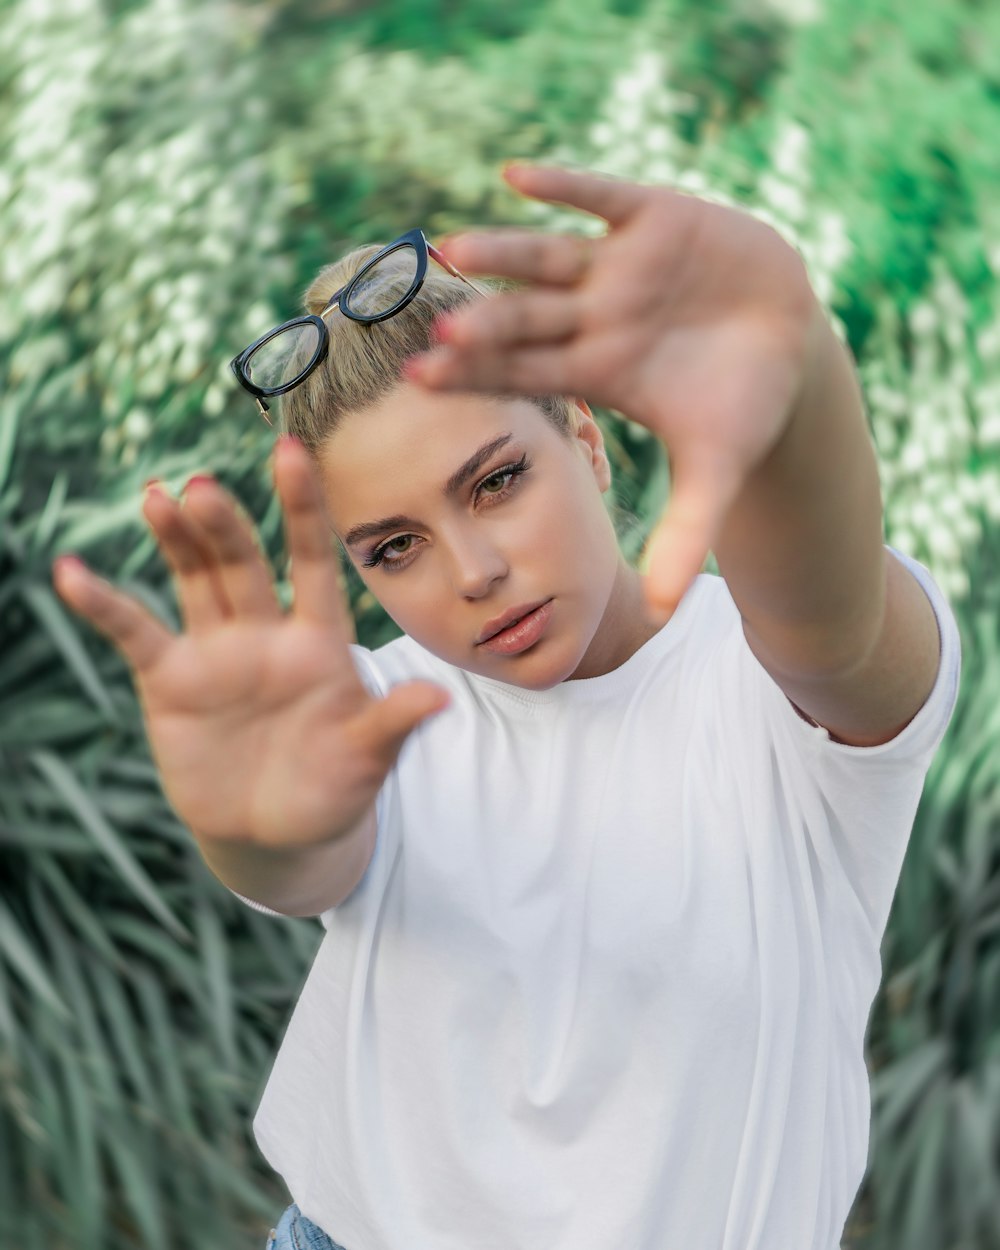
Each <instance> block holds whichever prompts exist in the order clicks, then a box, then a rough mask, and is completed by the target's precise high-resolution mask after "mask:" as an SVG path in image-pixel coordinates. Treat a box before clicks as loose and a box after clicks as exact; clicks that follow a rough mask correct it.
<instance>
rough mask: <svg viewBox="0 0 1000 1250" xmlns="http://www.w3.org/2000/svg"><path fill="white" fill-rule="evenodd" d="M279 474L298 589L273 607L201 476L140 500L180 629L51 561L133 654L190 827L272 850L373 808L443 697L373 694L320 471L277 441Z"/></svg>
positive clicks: (59, 579)
mask: <svg viewBox="0 0 1000 1250" xmlns="http://www.w3.org/2000/svg"><path fill="white" fill-rule="evenodd" d="M274 476H275V483H276V485H277V489H278V494H279V496H280V499H281V504H282V509H283V512H284V517H285V532H286V537H287V542H288V550H289V555H290V556H291V579H292V587H293V592H294V604H293V607H292V610H291V611H290V612H287V613H286V612H284V611H283V610H282V608H281V606H280V605H279V603H278V599H277V596H276V594H275V588H274V581H273V578H272V575H271V572H270V569H269V568H268V565H267V563H266V561H265V559H264V556H263V555H262V553H261V550H260V548H259V546H258V543H257V541H256V538H255V535H254V532H253V530H252V528H251V526H250V524H249V523H248V522H247V520H246V519H245V517H244V516H243V515H242V514H241V513H240V511H239V510H238V509H237V507H236V505H235V501H234V500H233V498H232V496H231V495H229V494H228V493H227V492H226V491H225V490H224V489H223V488H222V487H221V486H220V485H219V484H218V483H217V482H215V481H214V480H212V479H210V478H201V477H199V478H193V479H192V480H191V482H189V483H188V486H187V488H186V489H185V492H184V502H183V506H181V504H180V503H178V502H177V501H176V500H174V499H172V498H171V497H170V496H169V495H168V494H167V493H166V492H165V491H163V490H160V489H159V488H158V487H156V486H151V487H150V488H149V489H148V490H147V492H146V499H145V502H144V504H143V512H144V515H145V517H146V520H147V521H148V523H149V525H150V527H151V528H152V530H153V532H154V534H155V536H156V539H157V542H158V543H159V546H160V549H161V550H162V552H163V554H164V556H165V558H166V560H167V562H168V564H169V565H170V567H171V569H172V570H173V573H174V575H175V581H176V586H177V593H178V600H179V603H180V607H181V612H182V616H183V621H184V626H185V629H184V632H182V633H180V634H174V633H173V632H171V631H170V630H169V629H168V628H167V627H166V626H165V625H164V624H163V623H162V622H161V621H159V620H157V618H156V617H155V616H153V615H152V614H151V613H150V612H149V611H148V610H147V609H146V608H145V607H144V606H143V605H142V604H140V603H139V602H138V601H137V600H135V599H134V598H132V597H130V596H128V595H125V594H123V593H122V592H121V591H120V590H117V589H115V588H114V587H113V586H111V585H110V584H109V583H108V582H106V581H104V580H103V579H101V578H99V577H96V576H95V575H94V574H93V573H91V572H90V571H89V570H88V569H86V568H85V567H84V565H83V564H82V563H81V562H80V561H79V560H77V559H75V558H74V557H63V558H61V559H59V560H57V561H56V562H55V566H54V582H55V586H56V589H57V591H58V592H59V594H60V596H61V597H62V598H63V600H64V601H65V602H66V603H67V604H68V605H69V606H70V607H71V608H73V609H74V611H76V612H77V613H79V615H80V616H82V617H84V618H85V619H86V620H88V621H89V622H90V623H91V624H92V625H93V626H94V627H95V628H96V629H98V630H99V631H100V632H101V633H102V634H104V635H105V636H106V637H107V638H109V639H110V640H111V642H113V643H114V644H115V646H116V647H117V648H118V650H119V651H120V652H121V654H122V656H123V657H124V658H125V660H126V661H127V663H128V664H129V666H130V668H131V670H132V673H133V677H134V680H135V683H136V688H137V691H138V694H139V699H140V701H141V705H142V709H143V715H144V718H145V722H146V731H147V734H148V736H149V742H150V746H151V748H152V752H153V758H154V760H155V762H156V765H157V768H158V770H159V774H160V779H161V782H162V784H163V789H164V792H165V794H166V796H167V798H168V800H169V801H170V803H171V805H172V806H173V808H174V810H175V811H176V813H177V815H178V816H179V817H180V819H181V820H182V821H183V822H184V823H185V824H186V825H187V826H188V827H189V828H190V829H192V830H193V831H195V832H196V833H197V834H198V836H199V837H209V838H215V839H220V840H223V841H236V842H248V843H251V844H253V845H256V846H262V847H269V848H273V849H275V850H281V849H292V848H302V847H309V846H315V845H317V844H319V843H322V842H327V841H330V840H332V839H333V838H336V837H337V836H339V835H340V834H343V833H347V832H349V831H350V830H351V829H353V828H354V827H355V826H356V825H357V824H358V822H359V821H360V820H361V819H362V817H364V815H365V814H366V812H367V811H368V810H369V809H370V808H371V807H372V805H373V803H374V800H375V797H376V795H377V794H378V791H379V789H380V787H381V785H382V783H383V781H384V780H385V777H386V775H387V773H388V772H389V771H390V769H391V768H392V766H393V764H394V763H395V761H396V758H397V756H398V755H399V751H400V749H401V747H402V745H403V743H404V741H405V740H406V738H407V736H408V735H409V734H410V733H411V732H412V731H413V730H414V729H415V728H416V727H417V725H419V724H420V723H421V722H422V721H423V720H425V719H426V718H427V717H428V716H430V715H432V714H433V713H435V712H437V711H440V710H442V709H443V708H444V707H446V706H447V703H448V693H447V691H446V690H444V688H443V687H440V686H435V685H433V684H432V683H430V682H427V681H411V682H406V683H404V684H402V685H399V686H395V687H394V688H393V689H392V690H391V691H390V692H389V694H388V695H387V696H386V697H385V698H377V697H373V696H372V695H371V694H369V693H368V691H367V690H366V688H365V687H364V685H363V684H362V682H361V680H360V678H359V677H358V674H357V671H356V670H355V667H354V663H353V661H352V658H351V654H350V651H349V650H348V644H349V643H350V642H351V641H353V637H354V634H353V626H352V622H351V617H350V609H349V605H348V603H347V600H346V596H345V593H344V589H343V585H342V582H341V574H340V568H339V563H338V556H337V554H336V551H335V548H334V541H335V540H334V536H333V533H332V530H331V527H330V524H329V521H328V519H327V514H326V508H325V505H324V502H323V496H322V491H321V488H320V483H319V479H318V475H317V472H316V470H315V468H314V466H313V464H312V461H311V460H310V458H309V455H308V454H307V452H306V451H305V449H304V447H302V445H301V444H299V443H297V442H295V441H294V440H291V439H281V440H279V443H278V446H277V447H276V449H275V470H274Z"/></svg>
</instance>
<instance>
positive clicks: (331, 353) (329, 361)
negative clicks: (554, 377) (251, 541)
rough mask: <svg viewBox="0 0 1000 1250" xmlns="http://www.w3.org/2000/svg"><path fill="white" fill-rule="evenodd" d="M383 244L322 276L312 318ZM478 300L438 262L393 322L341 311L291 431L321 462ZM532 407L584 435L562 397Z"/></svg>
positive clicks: (286, 408)
mask: <svg viewBox="0 0 1000 1250" xmlns="http://www.w3.org/2000/svg"><path fill="white" fill-rule="evenodd" d="M380 247H381V244H373V245H371V246H368V247H360V248H356V249H355V250H354V251H353V252H349V253H348V254H347V255H346V256H344V257H342V258H341V259H340V260H338V261H335V262H334V263H333V264H332V265H327V266H325V268H323V269H321V270H320V272H319V273H318V274H317V275H316V277H315V278H314V279H313V281H312V282H311V283H310V285H309V287H308V289H307V290H306V293H305V296H304V298H303V305H304V307H305V309H306V311H307V312H310V313H316V314H319V313H321V312H322V310H323V309H324V308H325V307H326V305H327V303H328V302H329V300H330V298H331V296H332V295H333V294H334V293H335V292H336V291H338V290H339V289H340V288H341V287H343V286H344V285H345V284H346V283H347V282H349V281H350V280H351V278H352V277H353V276H354V275H355V274H356V273H357V272H358V270H359V269H360V268H361V267H362V265H364V263H365V262H366V261H367V260H369V259H370V258H371V257H372V256H374V255H375V253H376V252H377V251H379V249H380ZM477 298H478V296H477V295H476V294H475V292H474V291H473V290H472V288H471V287H469V286H467V285H466V284H465V283H464V282H462V281H461V279H459V278H454V277H452V275H451V274H449V273H447V272H446V271H445V270H443V269H441V267H440V266H438V265H436V264H435V263H434V262H433V261H431V263H430V265H429V267H428V271H427V276H426V278H425V280H424V284H423V286H422V287H421V288H420V291H419V292H418V294H417V296H416V298H415V299H413V300H411V301H410V303H409V304H408V305H407V306H406V308H404V309H403V310H402V311H401V312H398V313H397V314H396V315H395V316H394V317H390V318H389V319H388V320H387V321H377V322H374V323H373V324H371V325H365V324H363V323H360V322H357V321H352V320H351V319H350V318H349V317H344V316H343V315H341V314H340V313H339V312H337V310H336V309H333V310H331V312H330V313H329V314H328V315H327V316H325V317H324V318H323V320H324V323H325V325H326V328H327V331H328V332H329V335H330V345H329V350H328V351H327V354H326V359H325V360H324V361H322V362H321V364H320V365H319V367H318V368H316V369H314V370H313V372H312V373H311V374H310V375H309V377H308V378H306V380H305V381H304V382H303V383H302V384H301V386H297V387H295V389H294V390H292V391H289V392H288V393H287V394H286V395H284V396H283V397H282V401H281V417H282V425H283V427H284V429H285V431H286V432H287V433H289V434H292V435H294V436H295V437H296V438H297V439H299V440H300V441H301V442H302V443H304V444H305V446H306V448H307V449H308V450H309V451H310V452H311V453H312V455H314V456H316V455H318V454H319V451H320V449H321V448H322V446H323V444H324V443H325V442H326V440H327V438H329V436H330V435H331V434H333V433H334V431H335V430H337V429H338V428H339V426H340V425H341V423H342V422H343V420H344V418H345V417H346V416H347V415H348V414H349V413H352V412H358V411H360V410H362V409H364V408H367V407H369V406H371V405H372V404H374V403H375V402H376V401H377V400H378V399H380V398H381V397H382V396H383V395H385V394H387V393H388V392H389V391H391V390H392V389H393V388H394V387H395V386H397V385H399V381H400V369H401V368H402V365H403V362H404V361H405V360H406V359H407V358H408V357H410V356H413V355H415V354H416V353H417V352H422V351H426V350H427V349H428V348H430V347H431V346H432V340H431V325H432V323H433V320H434V318H435V317H436V316H437V314H438V313H442V312H449V311H450V310H451V309H453V308H458V307H460V306H461V305H463V304H466V303H468V301H469V300H472V299H477ZM530 398H531V401H532V402H533V403H534V404H536V405H537V406H538V408H539V409H540V410H541V412H542V413H543V415H544V416H545V417H546V419H547V420H548V421H549V422H550V423H551V424H552V425H553V426H554V427H555V428H556V430H558V432H559V433H560V434H562V435H563V436H564V437H566V438H568V437H570V435H571V434H573V433H575V432H576V430H577V428H578V422H577V419H576V416H575V415H574V414H575V413H577V409H576V407H575V405H574V404H572V403H571V402H570V401H569V400H567V399H566V398H565V397H564V396H561V395H534V396H531V397H530Z"/></svg>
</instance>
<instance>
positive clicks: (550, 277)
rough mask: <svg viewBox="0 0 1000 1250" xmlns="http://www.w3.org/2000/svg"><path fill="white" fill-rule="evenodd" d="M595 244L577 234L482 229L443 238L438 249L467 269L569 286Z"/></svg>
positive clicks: (583, 270) (584, 268)
mask: <svg viewBox="0 0 1000 1250" xmlns="http://www.w3.org/2000/svg"><path fill="white" fill-rule="evenodd" d="M595 246H597V242H596V241H595V240H594V239H589V238H583V237H580V236H576V235H569V234H533V233H531V232H530V231H528V230H483V231H469V232H468V233H466V234H458V235H455V236H453V237H452V238H450V239H446V240H445V241H444V242H443V243H442V244H441V251H442V252H443V253H444V255H445V256H446V257H447V258H448V260H449V261H451V263H452V264H453V265H456V266H457V267H458V268H459V269H462V270H464V271H465V272H468V273H485V274H495V275H496V276H497V277H503V278H514V279H517V280H518V281H522V280H523V281H531V282H536V283H539V284H541V285H543V286H572V285H573V284H574V283H576V282H579V281H580V279H581V278H582V277H583V276H584V275H585V274H586V272H587V270H588V269H589V267H590V263H591V259H592V254H593V250H594V247H595ZM491 302H492V300H491Z"/></svg>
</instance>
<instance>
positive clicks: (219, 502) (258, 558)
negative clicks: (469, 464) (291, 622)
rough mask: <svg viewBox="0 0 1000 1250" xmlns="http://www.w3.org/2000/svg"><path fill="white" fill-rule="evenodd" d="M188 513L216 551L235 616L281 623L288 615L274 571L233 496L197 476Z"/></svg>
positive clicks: (187, 502)
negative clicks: (281, 619) (278, 589)
mask: <svg viewBox="0 0 1000 1250" xmlns="http://www.w3.org/2000/svg"><path fill="white" fill-rule="evenodd" d="M183 512H184V513H185V514H186V516H187V518H188V519H189V520H190V521H192V522H193V523H194V524H195V526H196V527H197V529H198V532H199V537H200V538H201V540H202V542H203V543H205V544H206V545H207V547H208V549H209V551H210V553H211V556H212V559H213V562H214V565H215V572H216V575H217V576H218V579H219V581H220V583H221V585H222V591H223V594H224V596H225V599H226V601H227V603H228V604H229V606H230V609H231V611H232V614H233V615H234V616H237V617H242V618H244V619H252V620H259V621H276V620H279V619H280V618H281V617H282V615H283V613H282V611H281V607H280V605H279V604H278V599H277V595H276V594H275V590H274V578H273V576H272V574H271V570H270V568H269V567H268V565H267V562H266V560H265V559H264V556H263V554H262V552H261V550H260V547H259V546H258V545H257V542H256V540H255V538H254V533H253V529H252V527H251V525H250V523H249V521H248V520H247V519H246V517H245V516H243V515H241V513H240V511H239V509H238V508H237V506H236V503H235V501H234V499H233V497H232V496H231V495H230V494H229V492H228V491H226V490H224V489H223V487H222V486H220V485H219V483H218V482H216V481H215V480H214V479H212V478H210V477H203V476H200V475H199V476H197V477H193V478H191V480H190V481H189V482H188V484H187V486H186V487H185V490H184V508H183Z"/></svg>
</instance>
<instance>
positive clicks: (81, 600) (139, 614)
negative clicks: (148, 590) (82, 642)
mask: <svg viewBox="0 0 1000 1250" xmlns="http://www.w3.org/2000/svg"><path fill="white" fill-rule="evenodd" d="M52 582H53V585H54V586H55V589H56V593H57V594H58V595H59V597H60V598H61V599H62V600H63V602H64V603H66V604H67V605H68V606H69V607H70V608H72V609H73V611H74V612H76V613H77V614H78V615H79V616H82V617H83V618H84V620H86V621H89V622H90V624H91V625H93V627H94V628H95V629H96V630H98V631H99V632H100V633H101V634H103V635H104V637H105V638H107V639H108V640H109V641H110V642H112V643H114V645H115V646H116V647H117V648H118V650H119V651H120V652H121V654H122V656H123V657H124V658H125V660H126V662H127V663H128V664H129V665H130V667H131V668H132V669H133V670H134V671H135V672H136V673H139V674H142V673H144V672H146V671H147V670H148V669H150V668H152V666H153V665H154V664H155V663H156V662H157V660H159V658H160V657H161V656H162V655H163V653H164V651H165V650H166V649H167V647H169V646H170V644H171V643H172V642H173V641H174V637H175V636H174V634H172V633H171V632H170V630H169V629H167V627H166V626H165V625H164V624H163V622H162V621H158V620H157V619H156V617H155V616H154V615H153V614H152V613H151V612H150V611H148V610H147V609H146V608H144V607H143V606H142V604H140V603H138V602H137V601H136V600H135V599H132V598H130V597H129V596H128V595H125V594H123V593H122V592H121V591H120V590H116V589H115V588H114V587H113V586H112V585H111V584H110V583H109V582H107V581H105V580H104V578H103V577H98V576H97V575H96V574H95V573H92V572H91V571H90V570H89V569H88V568H87V566H86V565H85V564H84V563H83V561H82V560H80V559H79V558H78V557H76V556H60V557H59V559H57V560H56V561H55V562H54V563H53V566H52Z"/></svg>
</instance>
